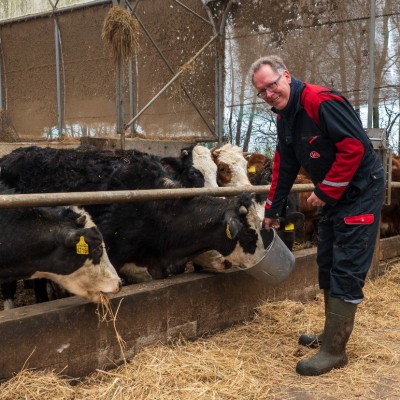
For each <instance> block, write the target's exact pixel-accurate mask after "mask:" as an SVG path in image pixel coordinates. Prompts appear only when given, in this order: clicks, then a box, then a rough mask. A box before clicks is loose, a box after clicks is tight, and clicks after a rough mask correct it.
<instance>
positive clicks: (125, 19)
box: [101, 6, 139, 63]
mask: <svg viewBox="0 0 400 400" xmlns="http://www.w3.org/2000/svg"><path fill="white" fill-rule="evenodd" d="M101 37H102V39H103V40H104V41H105V42H106V43H107V45H108V46H109V47H110V48H111V52H112V54H113V59H114V62H115V63H117V62H118V60H120V59H121V60H126V59H128V58H129V57H132V56H133V54H134V53H135V51H136V50H137V49H138V47H139V40H138V37H139V24H138V22H137V21H136V19H134V18H133V17H132V15H131V13H130V12H129V11H128V10H126V9H125V8H122V7H119V6H117V7H112V8H111V9H110V11H109V12H108V13H107V16H106V18H105V20H104V24H103V30H102V33H101Z"/></svg>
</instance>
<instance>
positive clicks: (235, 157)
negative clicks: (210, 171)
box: [212, 144, 251, 186]
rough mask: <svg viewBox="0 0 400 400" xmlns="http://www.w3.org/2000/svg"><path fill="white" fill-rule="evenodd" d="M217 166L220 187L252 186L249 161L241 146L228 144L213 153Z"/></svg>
mask: <svg viewBox="0 0 400 400" xmlns="http://www.w3.org/2000/svg"><path fill="white" fill-rule="evenodd" d="M212 156H213V159H214V162H215V163H216V164H217V168H218V172H217V181H218V184H219V185H220V186H247V185H251V183H250V180H249V178H248V175H247V161H246V159H245V158H244V155H243V150H242V148H241V147H239V146H233V145H231V144H226V145H224V146H222V147H220V148H218V149H214V150H213V151H212Z"/></svg>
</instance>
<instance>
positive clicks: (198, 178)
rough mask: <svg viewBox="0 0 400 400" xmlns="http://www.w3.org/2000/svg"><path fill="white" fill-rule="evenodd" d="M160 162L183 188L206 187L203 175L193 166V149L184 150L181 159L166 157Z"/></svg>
mask: <svg viewBox="0 0 400 400" xmlns="http://www.w3.org/2000/svg"><path fill="white" fill-rule="evenodd" d="M160 162H161V164H162V165H163V166H164V168H165V169H166V170H167V171H168V173H169V174H170V175H171V176H172V177H173V179H176V180H178V181H179V182H180V183H181V184H182V186H183V187H203V186H204V176H203V174H202V173H201V172H200V171H199V170H198V169H196V168H195V167H194V165H193V158H192V149H191V148H187V149H183V150H182V151H181V156H180V157H179V158H174V157H164V158H161V160H160Z"/></svg>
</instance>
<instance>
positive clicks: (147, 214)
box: [0, 149, 263, 283]
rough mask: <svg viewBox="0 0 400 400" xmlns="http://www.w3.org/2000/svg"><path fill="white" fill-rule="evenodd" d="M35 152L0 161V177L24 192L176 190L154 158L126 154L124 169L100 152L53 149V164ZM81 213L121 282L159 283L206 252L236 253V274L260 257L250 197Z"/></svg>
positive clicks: (103, 207) (131, 205) (114, 206)
mask: <svg viewBox="0 0 400 400" xmlns="http://www.w3.org/2000/svg"><path fill="white" fill-rule="evenodd" d="M31 150H32V149H31ZM41 150H42V151H40V152H39V153H40V154H41V157H39V158H38V160H37V162H36V163H35V162H32V159H33V158H35V157H34V156H31V155H30V150H29V149H26V150H21V149H19V151H18V152H17V150H15V152H13V153H14V154H13V153H10V154H9V155H6V156H4V157H3V158H2V159H1V160H0V166H1V174H0V178H1V179H2V180H4V181H7V182H8V184H10V185H13V186H15V187H16V188H17V189H18V190H21V191H23V192H25V193H33V192H39V193H40V192H57V191H64V192H68V191H87V190H133V189H161V188H171V187H182V185H181V184H180V182H178V181H176V180H174V179H173V178H172V177H171V176H170V175H169V174H168V173H167V171H166V170H165V168H164V167H163V166H162V165H161V163H160V162H159V161H158V160H155V159H154V158H153V157H149V156H143V155H139V154H137V153H132V154H131V155H130V157H129V160H128V162H116V161H115V159H114V158H111V162H110V160H109V158H110V156H109V155H107V157H106V158H105V155H104V154H103V152H85V153H83V152H76V151H75V152H74V151H71V150H69V151H67V150H65V151H64V152H61V150H58V155H57V157H54V154H53V153H52V152H50V156H49V157H46V151H43V150H44V149H41ZM16 153H18V154H16ZM35 153H38V151H37V150H35V149H34V154H35ZM65 154H67V156H65ZM82 175H85V176H82ZM41 177H43V179H41ZM100 177H101V178H100ZM85 209H86V210H87V211H88V212H89V213H90V214H91V215H92V217H93V220H94V222H95V223H96V224H97V226H98V228H99V229H100V231H101V232H102V234H103V237H104V241H105V243H106V246H107V251H108V254H109V257H110V260H111V262H112V263H113V265H114V267H115V268H116V270H117V271H118V272H119V273H120V275H121V276H123V277H124V278H125V280H126V281H127V282H128V283H131V282H135V279H136V273H137V271H138V270H140V271H142V273H143V275H145V276H146V274H147V272H148V273H149V274H150V276H151V278H153V279H159V278H163V277H165V276H167V275H168V271H169V267H170V265H175V264H180V263H183V262H185V261H187V260H189V259H192V258H193V257H194V256H196V255H197V254H200V253H203V252H205V251H207V250H212V249H215V250H217V251H219V252H220V253H221V254H222V255H223V256H229V255H230V254H231V253H232V252H233V251H234V250H235V248H236V247H237V246H239V247H240V248H241V251H242V252H243V257H242V258H240V257H239V260H238V261H235V262H237V263H239V264H240V263H242V266H243V267H247V266H250V265H249V263H251V262H254V260H257V258H258V257H261V252H262V250H263V249H262V248H261V247H260V240H261V239H260V237H259V226H256V224H254V223H253V217H251V214H252V213H253V209H254V201H253V198H252V196H251V195H249V194H246V195H242V196H239V197H238V198H228V199H225V198H214V197H209V196H201V197H197V198H189V199H174V200H151V201H140V202H134V203H127V204H120V203H113V204H106V205H90V206H85ZM250 211H251V212H250ZM228 258H229V257H228ZM235 260H237V256H236V255H235ZM241 260H243V261H241ZM147 275H148V274H147ZM150 276H149V277H150Z"/></svg>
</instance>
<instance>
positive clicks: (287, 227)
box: [285, 224, 294, 232]
mask: <svg viewBox="0 0 400 400" xmlns="http://www.w3.org/2000/svg"><path fill="white" fill-rule="evenodd" d="M285 231H286V232H287V231H294V225H293V224H287V225H285Z"/></svg>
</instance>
